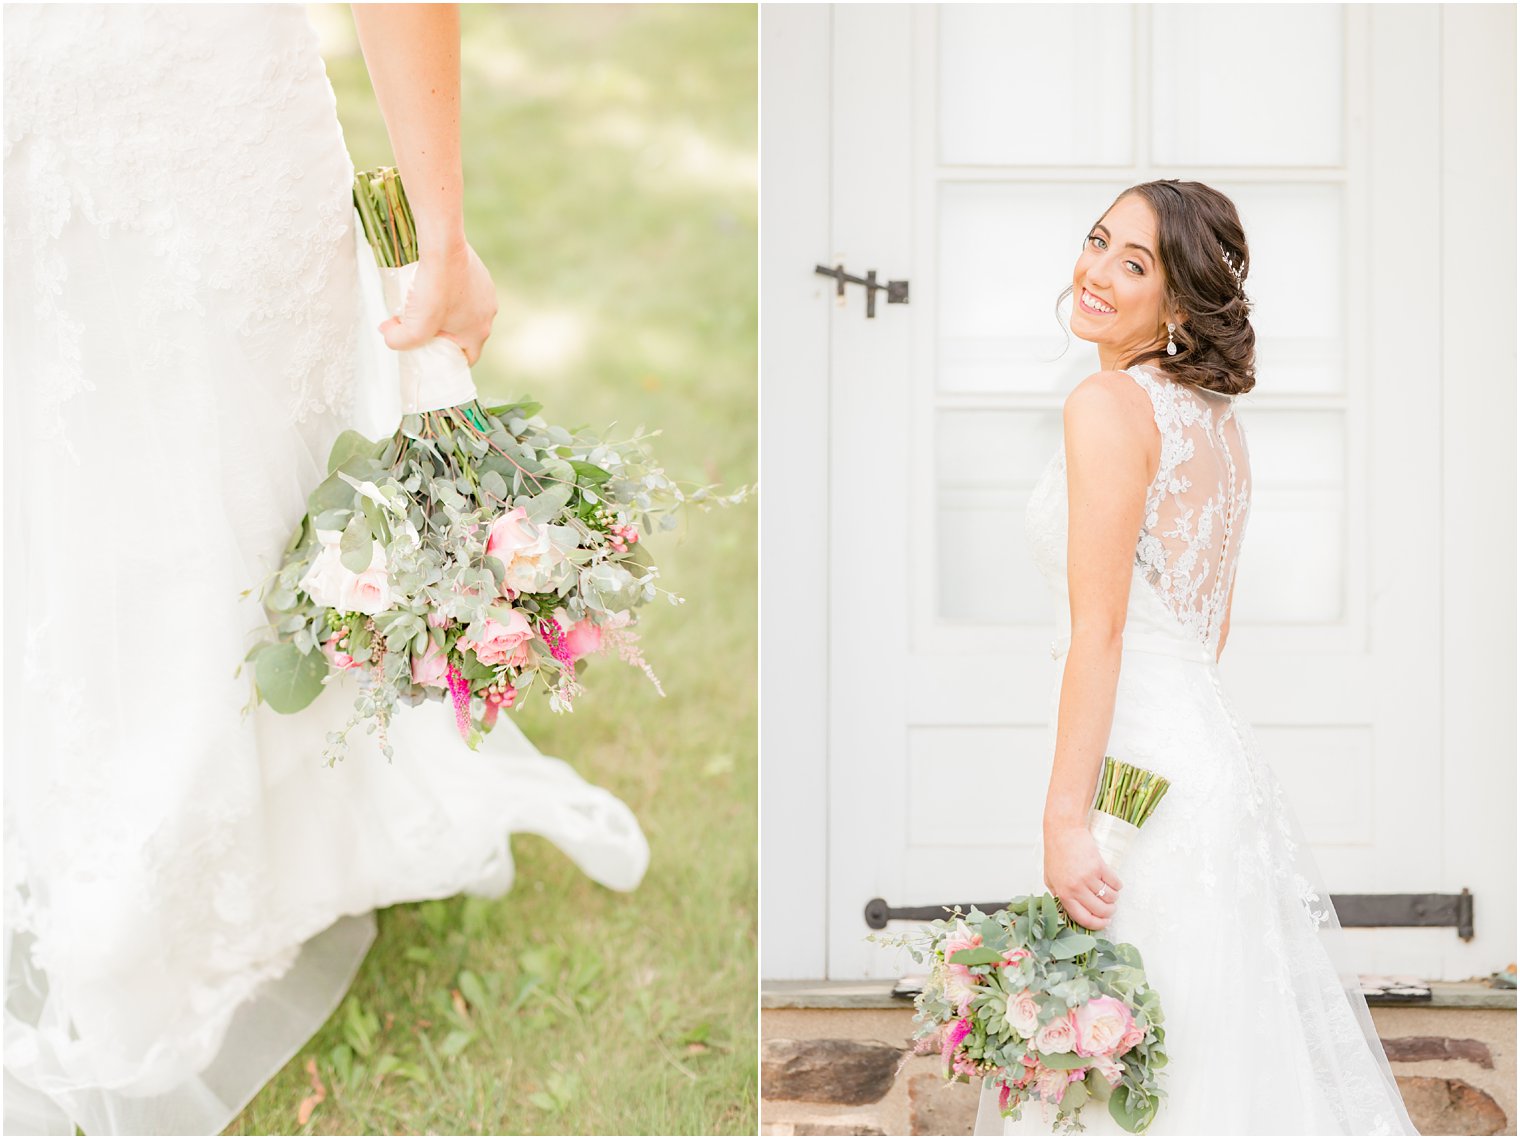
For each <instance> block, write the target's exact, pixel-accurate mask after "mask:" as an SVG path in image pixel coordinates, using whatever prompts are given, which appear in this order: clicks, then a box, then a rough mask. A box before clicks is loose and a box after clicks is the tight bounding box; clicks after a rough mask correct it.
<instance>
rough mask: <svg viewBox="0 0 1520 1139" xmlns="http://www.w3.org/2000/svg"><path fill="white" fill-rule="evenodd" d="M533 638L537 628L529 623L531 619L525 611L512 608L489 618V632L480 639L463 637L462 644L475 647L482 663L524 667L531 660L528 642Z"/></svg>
mask: <svg viewBox="0 0 1520 1139" xmlns="http://www.w3.org/2000/svg"><path fill="white" fill-rule="evenodd" d="M498 612H500V611H499V610H498ZM532 640H533V628H532V626H530V625H529V624H528V619H527V618H526V617H524V616H523V615H522V613H521V611H519V610H517V609H508V610H506V615H505V616H504V617H502V618H501V619H500V620H497V619H496V618H494V617H487V618H486V620H485V633H484V635H483V636H482V638H481V639H480V640H479V641H472V640H470V639H469V638H468V637H460V638H459V646H460V648H463V649H474V650H475V656H476V658H477V659H478V660H479V661H480V663H481V664H484V665H493V666H494V665H508V666H510V667H513V668H521V667H522V665H523V664H524V663H526V662H527V659H528V644H529V642H530V641H532Z"/></svg>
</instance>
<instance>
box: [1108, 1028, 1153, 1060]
mask: <svg viewBox="0 0 1520 1139" xmlns="http://www.w3.org/2000/svg"><path fill="white" fill-rule="evenodd" d="M1144 1039H1145V1029H1143V1028H1141V1027H1140V1026H1139V1025H1138V1024H1136V1023H1135V1022H1134V1021H1133V1020H1131V1021H1130V1022H1129V1031H1127V1032H1126V1033H1125V1034H1124V1035H1123V1036H1122V1037H1121V1038H1120V1039H1119V1046H1118V1047H1117V1048H1115V1049H1114V1051H1113V1055H1115V1056H1123V1055H1124V1054H1125V1053H1126V1052H1128V1051H1129V1050H1130V1049H1131V1048H1133V1047H1134V1046H1135V1045H1136V1044H1139V1043H1140V1042H1141V1041H1142V1040H1144Z"/></svg>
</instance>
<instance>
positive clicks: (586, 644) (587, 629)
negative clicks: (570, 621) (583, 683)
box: [565, 617, 602, 660]
mask: <svg viewBox="0 0 1520 1139" xmlns="http://www.w3.org/2000/svg"><path fill="white" fill-rule="evenodd" d="M565 651H566V652H567V653H569V654H570V659H571V660H580V659H581V657H588V656H590V655H591V654H592V653H599V652H601V651H602V627H601V626H600V625H598V624H596V623H595V622H594V621H592V620H591V619H590V618H589V617H588V618H585V619H584V620H581V621H577V622H576V623H575V624H574V625H572V626H571V627H570V631H569V632H568V633H566V634H565Z"/></svg>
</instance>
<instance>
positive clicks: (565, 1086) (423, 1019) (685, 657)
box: [227, 5, 757, 1135]
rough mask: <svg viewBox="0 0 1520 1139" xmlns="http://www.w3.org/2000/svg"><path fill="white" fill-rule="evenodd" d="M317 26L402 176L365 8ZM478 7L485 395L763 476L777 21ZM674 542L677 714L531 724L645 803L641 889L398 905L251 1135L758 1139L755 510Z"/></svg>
mask: <svg viewBox="0 0 1520 1139" xmlns="http://www.w3.org/2000/svg"><path fill="white" fill-rule="evenodd" d="M316 15H317V17H318V18H319V20H320V21H321V25H320V26H322V27H323V29H324V38H325V40H326V41H327V42H328V43H329V56H328V68H329V73H330V75H331V77H332V81H333V86H334V89H335V90H336V92H337V96H338V106H339V113H340V115H341V117H342V120H343V126H344V132H345V135H346V138H347V142H348V147H349V150H350V153H351V154H352V155H353V158H354V162H355V164H356V166H359V167H365V166H374V165H381V164H385V163H389V162H390V161H391V155H390V151H389V147H388V145H387V143H386V140H385V133H384V128H383V124H382V123H381V120H380V117H379V113H378V111H377V109H376V107H375V104H374V99H373V94H372V92H371V91H370V88H369V82H368V79H367V77H366V76H365V73H364V69H363V63H362V60H361V58H360V56H359V54H358V51H357V48H356V47H355V46H354V43H353V40H352V33H351V27H352V25H351V22H350V21H349V17H348V16H347V11H346V8H343V7H338V6H324V7H323V8H322V9H319V10H318V11H317V12H316ZM463 16H464V67H465V75H464V108H465V114H464V132H465V150H464V153H465V175H466V183H467V203H466V211H467V229H468V232H469V235H470V238H471V240H472V242H473V243H474V244H475V247H476V249H477V250H478V251H479V253H480V255H481V256H482V258H483V259H484V260H485V262H486V264H487V265H488V266H489V267H490V269H491V271H492V274H493V276H494V278H495V280H496V283H497V287H498V290H499V293H500V297H501V311H500V315H499V316H498V318H497V324H496V331H495V334H494V335H493V337H492V339H491V341H490V342H488V344H487V345H486V350H485V354H484V355H483V357H482V359H481V361H480V363H479V364H478V365H477V367H476V379H477V382H478V383H479V385H480V387H481V389H482V391H483V393H484V394H486V395H488V396H492V397H497V396H501V397H510V396H516V395H519V394H523V393H531V394H532V395H533V396H534V397H535V398H538V399H540V400H542V401H543V403H544V414H545V416H546V417H547V418H549V419H550V420H551V421H552V422H559V423H563V424H566V425H567V426H577V425H580V424H587V425H591V426H593V427H597V428H602V427H605V426H607V425H609V424H611V423H613V422H614V421H615V422H617V423H620V424H622V425H623V426H624V427H626V428H628V429H632V428H633V427H635V426H637V425H639V424H641V423H642V424H647V425H649V426H651V427H656V426H658V427H660V428H662V429H663V430H664V435H663V436H662V437H661V438H660V439H658V440H656V441H655V444H654V445H655V448H656V451H657V454H659V455H660V457H661V458H662V460H663V461H664V463H665V465H666V467H667V469H668V470H669V471H670V472H671V474H672V475H674V476H675V477H677V478H679V479H682V480H686V481H691V482H710V481H711V482H718V483H721V484H723V485H724V486H725V487H730V488H731V487H735V486H738V485H741V484H745V483H749V482H753V481H754V478H755V472H756V431H755V416H756V381H755V376H756V294H755V281H756V269H757V266H756V245H755V240H756V222H757V219H756V208H757V207H756V197H755V147H756V134H755V125H756V124H755V90H756V80H755V76H756V34H755V10H754V8H753V7H750V6H679V5H672V6H628V7H605V8H603V7H592V6H579V5H566V6H564V7H556V6H544V7H536V6H517V5H512V6H497V5H479V6H476V5H465V6H464V13H463ZM651 549H652V551H653V552H654V554H655V555H656V556H657V559H658V560H659V562H660V564H661V567H662V570H663V572H664V584H666V585H667V586H668V587H670V588H672V589H674V590H675V591H676V592H678V593H681V594H683V595H684V596H686V597H687V599H688V601H687V604H686V605H685V606H683V607H681V608H679V609H673V608H669V607H667V606H663V605H661V606H656V607H651V608H650V609H647V610H646V611H645V615H646V617H645V621H644V622H643V625H642V629H643V633H644V647H645V652H646V655H647V656H648V658H649V660H650V662H651V663H652V664H653V666H654V668H655V670H656V671H657V672H658V673H659V674H660V676H661V679H662V681H663V682H664V685H665V689H666V691H667V693H669V695H668V696H667V697H666V698H665V699H661V698H660V697H659V696H658V695H657V694H656V693H655V692H654V691H653V689H652V688H651V687H650V686H649V685H648V683H647V682H646V681H645V680H644V679H643V677H642V676H641V675H640V674H639V673H638V672H637V671H635V670H633V669H629V668H626V667H625V666H623V665H620V664H618V663H617V662H615V661H598V662H596V663H595V664H594V665H593V667H592V668H591V669H590V670H589V672H588V674H587V680H588V692H587V694H586V695H585V696H584V697H582V698H581V699H580V700H579V701H577V705H576V712H575V713H574V714H573V715H571V716H568V717H556V716H554V715H553V714H552V713H550V712H548V711H547V709H546V708H545V707H544V706H543V705H542V704H541V703H540V704H537V705H535V706H532V707H529V708H527V709H524V710H522V711H521V712H520V713H517V715H518V717H519V723H520V724H521V726H522V727H523V729H524V731H526V732H527V734H528V735H529V736H530V737H531V738H532V739H533V740H534V741H535V742H536V743H537V744H538V746H539V747H540V749H541V750H543V751H545V752H546V753H548V754H551V755H558V756H561V757H564V758H566V759H568V760H569V761H570V762H572V763H573V764H574V765H575V767H576V768H577V769H578V770H579V771H580V772H581V773H582V774H583V775H585V776H586V778H588V779H590V780H592V781H593V782H596V783H599V784H601V785H603V786H606V787H608V788H609V789H611V790H612V791H614V792H615V793H616V794H618V795H619V796H621V797H622V798H623V799H624V800H625V801H626V802H627V803H628V804H629V805H630V806H631V807H632V808H633V810H634V812H635V813H636V814H637V815H638V817H639V818H640V820H641V821H642V823H643V825H644V828H645V831H646V833H647V834H648V836H649V841H650V845H651V847H652V848H653V859H652V862H651V865H650V869H649V873H648V875H647V877H646V878H645V880H644V883H643V885H642V886H641V887H640V888H639V889H638V890H637V891H635V892H634V893H632V894H628V895H623V894H616V893H613V892H611V891H608V890H606V889H603V888H602V887H599V886H597V885H595V884H593V883H592V882H590V881H589V880H588V879H586V878H585V877H584V876H583V875H581V874H580V873H579V872H578V871H576V870H575V868H574V867H573V866H572V865H571V863H570V862H569V860H568V859H567V858H565V857H564V855H562V854H561V853H560V852H559V851H558V850H557V849H556V848H554V847H553V846H552V845H550V844H549V843H547V842H545V841H543V840H540V839H537V838H533V837H518V838H516V839H514V840H513V852H514V855H515V857H516V860H517V867H518V871H517V884H516V886H515V887H514V889H513V891H512V892H511V893H510V894H508V895H507V896H506V897H505V898H503V899H500V900H497V901H485V900H482V899H475V898H454V899H451V900H448V901H442V902H427V903H423V904H420V905H401V906H393V907H391V908H389V909H387V910H384V911H382V912H381V913H380V915H379V924H380V935H379V938H378V940H377V941H376V943H375V946H374V948H373V949H372V950H371V951H370V954H369V956H368V958H367V959H366V961H365V963H364V966H363V968H362V969H361V971H360V973H359V976H358V978H357V979H356V981H355V983H354V985H353V988H352V989H351V991H350V995H349V998H348V1001H347V1004H346V1005H345V1006H344V1007H343V1008H341V1009H340V1010H339V1011H338V1013H336V1014H335V1015H334V1016H333V1017H332V1018H331V1019H330V1021H329V1022H328V1023H327V1024H326V1025H325V1026H324V1027H323V1028H322V1030H321V1031H320V1032H318V1033H317V1035H316V1036H315V1037H314V1038H313V1039H312V1040H311V1042H310V1043H309V1044H308V1045H307V1046H306V1047H305V1048H303V1049H302V1050H301V1052H300V1053H299V1054H298V1055H297V1056H296V1057H295V1058H294V1059H293V1060H292V1061H291V1062H290V1063H289V1064H288V1065H287V1066H286V1067H285V1069H284V1070H283V1071H282V1072H281V1073H280V1074H279V1075H278V1076H277V1077H276V1078H275V1079H274V1080H272V1081H271V1082H270V1083H269V1084H268V1085H267V1086H266V1087H265V1088H264V1089H263V1091H262V1092H261V1093H260V1094H259V1095H258V1097H257V1098H256V1099H255V1100H254V1101H253V1102H252V1103H251V1104H250V1105H249V1107H248V1108H247V1110H246V1111H244V1112H243V1114H242V1115H241V1116H240V1117H239V1118H238V1119H237V1120H236V1121H235V1122H234V1124H233V1125H232V1126H231V1127H230V1128H229V1129H228V1131H227V1134H234V1135H249V1134H277V1135H293V1134H328V1135H356V1134H375V1133H379V1134H425V1133H433V1134H445V1135H447V1134H501V1133H513V1134H517V1133H530V1134H557V1133H572V1134H704V1133H705V1134H754V1133H755V1132H756V1130H757V1113H756V1069H757V1065H756V987H757V971H756V960H755V959H756V937H755V929H756V891H757V849H756V844H757V827H756V731H757V716H756V664H757V661H756V517H755V511H754V509H753V507H752V506H749V505H744V506H740V507H737V508H730V509H728V510H724V511H719V512H715V513H712V514H694V515H693V517H692V518H691V520H690V523H689V525H688V526H687V527H685V530H684V532H680V533H675V534H671V535H657V536H655V537H654V538H653V539H652V541H651ZM403 714H404V712H403ZM309 1061H314V1062H315V1065H316V1070H317V1074H318V1077H319V1078H320V1080H321V1083H322V1085H323V1088H324V1090H325V1093H326V1094H325V1098H324V1099H323V1101H322V1102H321V1103H320V1104H318V1105H317V1106H316V1108H315V1110H314V1112H313V1113H312V1115H311V1117H310V1119H309V1121H308V1122H307V1124H306V1125H305V1126H304V1127H302V1126H299V1125H298V1123H297V1118H298V1109H299V1105H300V1103H301V1101H302V1099H303V1098H305V1097H306V1096H307V1095H309V1094H311V1092H312V1085H311V1077H310V1075H309V1074H308V1072H307V1064H308V1062H309Z"/></svg>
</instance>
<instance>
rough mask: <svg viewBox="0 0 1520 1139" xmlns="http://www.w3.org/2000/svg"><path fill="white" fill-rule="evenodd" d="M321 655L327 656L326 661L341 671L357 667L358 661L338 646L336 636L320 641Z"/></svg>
mask: <svg viewBox="0 0 1520 1139" xmlns="http://www.w3.org/2000/svg"><path fill="white" fill-rule="evenodd" d="M322 655H323V656H325V657H326V658H327V663H328V664H330V665H332V666H333V667H334V668H336V669H338V670H339V671H342V670H343V669H345V668H358V667H359V665H358V663H357V662H356V661H355V660H354V658H353V657H351V656H349V655H348V654H347V653H346V652H344V651H343V650H342V649H340V648H338V638H337V637H334V638H333V639H332V640H330V641H323V642H322Z"/></svg>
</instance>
